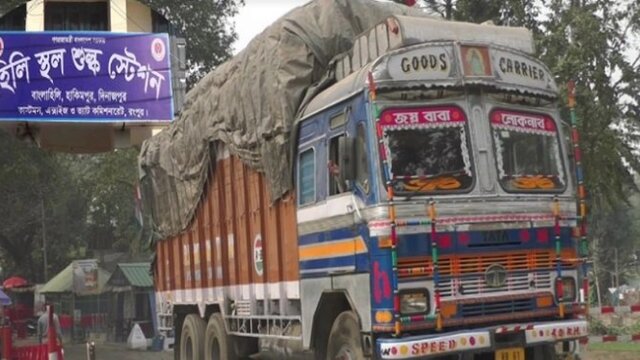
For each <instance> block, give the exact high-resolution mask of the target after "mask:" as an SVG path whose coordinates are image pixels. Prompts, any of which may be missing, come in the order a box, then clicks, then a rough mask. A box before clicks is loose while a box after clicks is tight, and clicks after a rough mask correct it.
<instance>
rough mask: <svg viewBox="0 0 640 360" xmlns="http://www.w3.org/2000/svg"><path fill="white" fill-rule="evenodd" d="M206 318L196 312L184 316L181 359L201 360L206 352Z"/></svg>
mask: <svg viewBox="0 0 640 360" xmlns="http://www.w3.org/2000/svg"><path fill="white" fill-rule="evenodd" d="M204 327H205V323H204V320H202V319H201V318H200V316H198V315H196V314H189V315H187V316H186V317H185V318H184V323H183V324H182V333H181V334H180V360H200V359H202V358H203V352H204Z"/></svg>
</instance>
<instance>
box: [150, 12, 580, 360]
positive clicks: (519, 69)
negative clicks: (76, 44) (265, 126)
mask: <svg viewBox="0 0 640 360" xmlns="http://www.w3.org/2000/svg"><path fill="white" fill-rule="evenodd" d="M412 21H413V20H412V19H402V18H391V19H389V20H388V21H387V22H385V23H384V24H381V25H380V26H378V27H376V28H375V29H373V30H372V31H371V32H368V33H367V34H364V35H363V36H362V37H361V38H360V39H358V40H357V41H356V47H355V48H354V51H353V52H352V53H351V54H350V55H349V56H348V57H345V58H344V59H342V60H339V61H338V62H337V73H338V81H337V82H336V84H334V85H333V86H331V87H330V88H328V89H326V90H325V91H324V92H322V93H320V94H319V95H318V96H316V98H315V99H314V100H312V101H311V103H310V104H309V105H308V106H307V108H306V110H305V111H304V114H303V115H302V116H301V118H300V120H299V121H298V126H297V131H296V134H295V139H296V146H295V151H293V154H294V157H295V164H296V166H295V169H294V173H293V174H292V176H293V178H294V183H295V190H294V192H293V193H292V194H290V195H289V196H288V197H285V198H283V199H280V200H278V201H276V202H275V203H271V202H270V194H269V193H268V190H267V188H268V186H266V182H265V179H264V178H263V176H262V175H261V174H259V173H257V172H256V171H254V170H252V169H250V168H248V167H247V166H246V165H244V164H242V163H241V162H240V161H239V160H238V159H237V158H236V157H234V156H231V155H229V154H228V152H226V151H225V150H224V146H223V145H218V146H219V149H218V151H217V154H218V158H217V159H216V163H215V164H212V165H213V166H212V169H214V170H213V171H212V172H211V174H210V181H209V182H208V184H207V185H206V188H205V191H204V196H203V198H202V200H201V203H200V205H199V208H198V210H197V213H196V216H195V217H194V219H193V222H192V224H191V226H190V227H189V228H188V229H187V230H186V231H185V232H184V233H182V234H180V235H178V236H175V237H172V238H169V239H165V240H164V241H160V242H158V245H157V249H156V250H157V251H156V253H157V262H156V269H155V280H156V287H157V302H158V304H157V305H158V310H159V312H160V329H161V330H163V331H167V332H168V333H173V334H174V335H175V340H176V357H177V358H179V359H191V358H201V357H202V358H206V359H214V358H218V357H220V358H234V357H235V356H238V357H239V356H245V355H250V354H251V353H256V352H258V351H260V352H261V354H262V355H263V356H265V357H268V356H270V357H272V358H285V357H296V356H309V357H315V358H318V359H333V358H345V359H358V358H375V359H405V358H432V357H441V356H450V357H449V358H454V359H457V358H463V359H474V356H477V357H478V358H483V359H484V358H494V356H495V358H497V359H508V360H511V359H513V360H516V359H523V358H524V356H525V355H526V358H527V359H529V358H531V359H548V358H553V356H554V352H555V350H554V345H557V344H562V345H563V346H562V348H563V349H564V351H569V350H573V349H574V348H575V347H572V346H570V345H571V344H577V340H579V339H581V338H584V337H585V336H586V334H587V333H586V332H587V329H586V321H585V320H584V319H583V318H582V316H581V314H582V310H583V304H582V303H581V301H583V299H582V297H581V296H580V293H581V292H582V289H579V287H580V283H581V271H583V270H584V267H583V265H584V264H583V261H582V260H583V259H582V258H583V257H584V256H585V255H584V254H578V251H577V248H576V240H575V236H574V228H575V227H576V225H577V221H578V220H579V217H578V216H577V215H576V195H575V193H576V186H575V185H574V183H573V180H572V179H573V175H572V172H573V170H572V166H571V163H570V161H569V157H568V154H569V153H570V149H569V147H568V145H567V144H566V141H565V138H564V136H563V129H562V123H561V121H560V117H559V113H558V109H557V97H558V89H557V86H556V85H555V83H554V82H553V78H552V76H551V74H550V73H549V71H548V69H547V68H546V67H545V66H544V65H543V64H541V63H540V62H539V61H538V60H536V59H534V58H533V57H531V56H530V55H529V54H528V52H531V45H530V39H529V42H527V41H521V40H519V38H518V37H514V38H508V36H507V37H503V38H500V37H499V36H498V35H492V34H491V31H490V30H488V31H487V34H484V35H483V34H482V33H481V31H480V30H483V29H482V28H474V29H479V32H478V31H476V32H474V33H473V36H472V35H467V36H471V37H472V39H471V40H469V41H464V39H460V38H459V36H460V35H455V36H454V35H451V34H454V33H456V31H449V32H446V31H444V32H443V34H442V35H441V36H440V35H439V36H438V40H437V41H422V42H420V41H415V39H419V38H420V36H421V35H420V34H421V31H424V30H420V29H423V28H421V27H420V26H418V25H415V24H413V22H412ZM465 26H466V25H465ZM454 30H455V29H454ZM447 34H448V35H447ZM451 37H455V38H451ZM403 39H405V40H406V39H413V40H412V41H411V42H409V43H407V41H405V40H403ZM223 343H224V346H222V345H220V344H223ZM229 349H230V350H229ZM217 356H218V357H217ZM487 356H488V357H487Z"/></svg>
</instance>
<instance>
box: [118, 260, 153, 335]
mask: <svg viewBox="0 0 640 360" xmlns="http://www.w3.org/2000/svg"><path fill="white" fill-rule="evenodd" d="M107 286H108V287H109V289H110V290H111V291H112V292H113V295H112V296H113V298H112V304H113V305H112V308H113V309H114V311H115V333H114V335H115V339H116V341H124V340H126V337H127V334H128V333H129V331H130V330H131V328H132V326H133V325H134V324H139V325H140V327H141V328H142V330H143V332H144V333H145V336H147V337H152V336H153V335H154V333H155V325H154V324H155V297H154V292H153V278H152V277H151V263H149V262H138V263H121V264H118V265H117V267H116V269H115V271H114V272H113V275H111V278H110V279H109V280H108V281H107Z"/></svg>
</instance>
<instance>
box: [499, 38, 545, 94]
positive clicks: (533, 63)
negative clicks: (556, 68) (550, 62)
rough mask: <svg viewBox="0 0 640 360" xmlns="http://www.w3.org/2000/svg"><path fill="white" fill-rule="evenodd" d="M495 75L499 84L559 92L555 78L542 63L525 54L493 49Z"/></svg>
mask: <svg viewBox="0 0 640 360" xmlns="http://www.w3.org/2000/svg"><path fill="white" fill-rule="evenodd" d="M491 58H492V60H493V67H494V73H495V75H496V80H497V81H498V82H503V83H509V84H515V85H522V86H527V87H530V88H534V89H541V90H546V91H554V92H555V91H557V90H558V89H557V88H556V85H555V82H554V81H553V77H552V76H551V74H550V73H549V70H547V68H546V67H545V66H544V65H542V63H541V62H539V61H537V60H535V59H532V58H530V57H528V56H525V55H523V54H518V53H515V52H511V51H507V50H501V49H495V48H492V49H491Z"/></svg>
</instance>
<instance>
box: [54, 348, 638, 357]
mask: <svg viewBox="0 0 640 360" xmlns="http://www.w3.org/2000/svg"><path fill="white" fill-rule="evenodd" d="M86 358H87V357H86V348H85V346H84V345H82V344H80V345H66V346H65V360H86ZM111 359H116V360H173V352H170V351H160V352H153V351H136V350H129V349H127V348H126V346H125V345H124V344H99V345H96V360H111ZM638 359H640V354H638V353H635V352H625V351H615V352H607V351H588V350H587V351H586V352H584V353H583V354H582V360H638Z"/></svg>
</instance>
